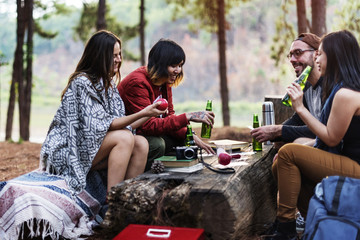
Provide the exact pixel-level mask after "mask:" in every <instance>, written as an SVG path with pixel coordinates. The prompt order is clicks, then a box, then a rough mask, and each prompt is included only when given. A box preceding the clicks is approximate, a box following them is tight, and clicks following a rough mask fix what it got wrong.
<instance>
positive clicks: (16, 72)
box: [5, 0, 25, 140]
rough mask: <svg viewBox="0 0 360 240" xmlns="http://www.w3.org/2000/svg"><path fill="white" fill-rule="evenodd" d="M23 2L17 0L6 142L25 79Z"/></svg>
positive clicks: (10, 133)
mask: <svg viewBox="0 0 360 240" xmlns="http://www.w3.org/2000/svg"><path fill="white" fill-rule="evenodd" d="M22 3H23V1H22V0H17V1H16V5H17V10H16V11H17V29H16V49H15V56H14V63H13V73H12V79H11V86H10V96H9V105H8V112H7V118H6V130H5V131H6V133H5V140H9V139H11V135H12V127H13V120H14V109H15V102H16V91H15V88H16V84H18V83H19V82H20V81H21V80H22V77H23V62H24V61H23V56H24V51H23V45H24V35H25V12H24V11H25V10H24V7H23V6H22Z"/></svg>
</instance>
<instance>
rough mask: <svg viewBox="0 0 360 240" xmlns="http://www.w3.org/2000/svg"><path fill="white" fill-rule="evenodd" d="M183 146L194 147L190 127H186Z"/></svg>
mask: <svg viewBox="0 0 360 240" xmlns="http://www.w3.org/2000/svg"><path fill="white" fill-rule="evenodd" d="M184 144H185V146H188V147H190V146H194V145H195V141H194V136H193V133H192V127H191V125H187V130H186V136H185V143H184Z"/></svg>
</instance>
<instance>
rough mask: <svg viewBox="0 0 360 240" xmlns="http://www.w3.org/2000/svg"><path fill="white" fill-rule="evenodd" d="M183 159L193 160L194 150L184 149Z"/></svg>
mask: <svg viewBox="0 0 360 240" xmlns="http://www.w3.org/2000/svg"><path fill="white" fill-rule="evenodd" d="M184 157H185V158H186V159H193V158H195V151H194V149H192V148H186V149H185V150H184Z"/></svg>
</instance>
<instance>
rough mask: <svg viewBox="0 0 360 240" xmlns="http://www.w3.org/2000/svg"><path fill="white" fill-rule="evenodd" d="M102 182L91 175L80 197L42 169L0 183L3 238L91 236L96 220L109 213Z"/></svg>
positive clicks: (97, 174) (1, 230)
mask: <svg viewBox="0 0 360 240" xmlns="http://www.w3.org/2000/svg"><path fill="white" fill-rule="evenodd" d="M102 179H103V178H102V176H101V174H100V173H98V172H90V173H89V174H88V177H87V188H86V189H85V190H83V191H82V192H81V193H80V194H78V195H77V196H76V197H73V196H72V195H71V193H70V191H69V188H68V187H67V185H66V183H65V180H64V179H63V178H61V177H59V176H54V175H50V174H49V173H46V172H43V171H40V170H35V171H32V172H30V173H27V174H25V175H22V176H20V177H17V178H14V179H12V180H9V181H6V182H0V239H3V240H8V239H9V240H10V239H11V240H12V239H18V238H19V236H20V237H21V239H28V238H31V237H37V236H40V237H42V238H45V237H50V238H51V239H59V237H60V236H61V237H64V238H67V239H78V238H79V237H80V236H83V235H91V234H92V233H93V232H92V227H93V226H94V225H96V224H97V222H96V221H95V220H96V219H98V218H99V216H100V215H103V214H104V212H105V211H106V209H104V208H103V207H102V205H101V203H102V204H104V203H105V197H106V185H105V184H104V183H103V181H102ZM99 214H100V215H99ZM100 219H101V218H100Z"/></svg>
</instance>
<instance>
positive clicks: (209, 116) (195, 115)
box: [186, 111, 215, 127]
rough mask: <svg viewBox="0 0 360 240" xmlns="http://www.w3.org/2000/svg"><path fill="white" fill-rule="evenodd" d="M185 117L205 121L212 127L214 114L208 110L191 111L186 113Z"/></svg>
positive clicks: (199, 121)
mask: <svg viewBox="0 0 360 240" xmlns="http://www.w3.org/2000/svg"><path fill="white" fill-rule="evenodd" d="M186 118H187V120H188V121H192V122H198V123H205V124H207V125H210V126H211V127H212V126H213V124H214V118H215V114H214V113H213V112H210V111H199V112H191V113H186Z"/></svg>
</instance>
